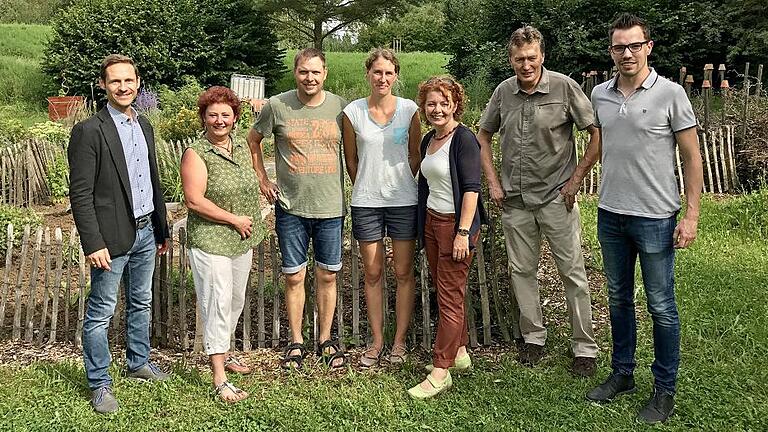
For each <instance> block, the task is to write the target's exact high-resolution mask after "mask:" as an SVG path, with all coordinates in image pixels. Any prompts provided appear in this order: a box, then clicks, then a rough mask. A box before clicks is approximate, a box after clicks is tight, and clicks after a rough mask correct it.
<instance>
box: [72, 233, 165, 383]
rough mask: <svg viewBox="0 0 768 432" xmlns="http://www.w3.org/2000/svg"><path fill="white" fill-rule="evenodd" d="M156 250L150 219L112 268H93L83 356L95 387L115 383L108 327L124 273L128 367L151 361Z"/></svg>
mask: <svg viewBox="0 0 768 432" xmlns="http://www.w3.org/2000/svg"><path fill="white" fill-rule="evenodd" d="M156 253H157V247H156V245H155V236H154V233H153V228H152V224H151V223H149V224H147V225H146V226H145V227H144V228H141V229H139V230H136V241H135V242H134V243H133V247H132V248H131V250H130V251H128V253H127V254H125V255H121V256H119V257H113V258H112V263H111V264H110V267H111V271H106V270H102V269H97V268H92V269H91V292H90V294H89V295H88V307H87V309H86V311H85V319H84V321H83V358H84V362H85V374H86V376H87V378H88V386H89V387H90V388H91V390H96V389H98V388H100V387H103V386H107V385H112V379H111V378H110V377H109V374H108V373H107V369H108V368H109V363H110V361H111V356H110V353H109V341H108V340H107V331H108V329H109V322H110V320H111V319H112V315H114V313H115V305H116V304H117V290H118V288H119V285H120V278H121V277H122V278H123V282H124V285H125V313H126V318H125V357H126V361H127V368H128V370H129V371H134V370H136V369H139V368H140V367H142V366H144V365H145V364H146V363H147V362H148V361H149V322H150V315H151V308H152V274H153V272H154V269H155V254H156Z"/></svg>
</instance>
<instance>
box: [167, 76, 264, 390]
mask: <svg viewBox="0 0 768 432" xmlns="http://www.w3.org/2000/svg"><path fill="white" fill-rule="evenodd" d="M197 106H198V113H199V115H200V120H201V122H202V124H203V128H204V133H203V135H202V136H201V137H200V138H199V139H198V140H197V141H195V142H193V143H192V144H190V145H189V146H188V147H187V148H186V149H185V150H184V155H183V156H182V158H181V183H182V186H183V188H184V198H185V201H186V204H187V208H188V209H189V216H188V218H187V232H188V237H187V246H188V247H189V248H190V250H189V260H190V264H191V266H192V275H193V277H194V280H195V291H196V292H197V299H198V302H199V305H200V313H201V315H202V320H203V327H204V330H203V344H204V347H205V352H206V354H208V355H209V357H210V360H211V369H212V370H213V385H214V387H215V389H216V394H217V395H218V396H219V397H220V398H221V399H222V400H224V401H226V402H238V401H241V400H243V399H245V398H246V397H248V393H246V392H245V391H243V390H241V389H239V388H237V387H235V386H234V385H232V384H231V383H230V382H229V381H227V376H226V371H231V372H236V373H249V372H250V369H248V367H246V366H244V365H243V364H242V363H240V362H239V361H237V360H236V359H234V358H232V357H230V358H229V359H227V352H228V351H229V344H230V337H231V335H232V333H233V332H234V331H235V326H236V325H237V321H238V320H239V319H240V314H241V313H242V311H243V305H244V300H245V288H246V283H247V281H248V274H249V272H250V269H251V262H252V256H253V247H255V246H256V245H257V244H258V243H259V242H260V241H261V240H262V238H263V233H264V229H263V226H262V221H261V212H260V209H259V200H258V199H257V198H255V197H258V195H259V181H258V180H257V178H256V174H255V172H254V170H253V167H252V165H251V153H250V150H249V149H248V146H247V145H246V144H245V143H243V142H238V141H236V140H235V137H234V135H233V134H232V127H233V126H234V125H235V123H236V122H237V119H238V117H239V115H240V100H239V99H238V97H237V95H236V94H235V93H234V92H233V91H232V90H230V89H228V88H226V87H219V86H215V87H211V88H209V89H208V90H206V91H205V92H203V94H201V95H200V97H199V99H198V101H197Z"/></svg>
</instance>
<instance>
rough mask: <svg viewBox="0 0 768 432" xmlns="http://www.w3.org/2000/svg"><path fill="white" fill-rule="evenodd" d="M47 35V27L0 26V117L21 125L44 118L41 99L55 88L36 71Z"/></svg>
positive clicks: (27, 25) (43, 99) (42, 100)
mask: <svg viewBox="0 0 768 432" xmlns="http://www.w3.org/2000/svg"><path fill="white" fill-rule="evenodd" d="M50 34H51V28H50V27H49V26H44V25H30V24H0V106H2V109H0V114H2V115H3V116H8V117H11V116H12V117H13V118H16V119H19V120H20V121H21V122H22V123H23V124H24V125H25V126H30V125H31V124H33V123H35V122H37V121H44V120H45V119H46V116H45V115H44V113H45V107H46V101H45V98H46V97H47V96H50V95H51V94H52V92H55V91H56V89H57V88H58V85H56V84H55V83H54V82H53V80H51V78H50V77H48V76H47V75H46V74H44V73H43V72H42V71H41V70H40V60H41V59H42V57H43V52H44V50H45V44H46V41H47V38H48V37H49V35H50Z"/></svg>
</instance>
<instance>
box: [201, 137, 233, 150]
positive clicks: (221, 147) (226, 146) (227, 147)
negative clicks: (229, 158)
mask: <svg viewBox="0 0 768 432" xmlns="http://www.w3.org/2000/svg"><path fill="white" fill-rule="evenodd" d="M206 139H207V138H206ZM208 142H209V143H211V145H212V146H214V147H216V148H218V149H219V150H221V151H223V152H225V153H227V154H231V153H232V139H231V138H230V139H228V140H227V143H226V144H223V145H222V144H216V143H214V142H213V141H211V140H208Z"/></svg>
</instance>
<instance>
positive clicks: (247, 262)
mask: <svg viewBox="0 0 768 432" xmlns="http://www.w3.org/2000/svg"><path fill="white" fill-rule="evenodd" d="M252 259H253V249H249V250H248V252H246V253H244V254H242V255H236V256H232V257H227V256H221V255H213V254H209V253H205V252H203V251H202V250H200V249H196V248H192V249H190V250H189V263H190V265H191V266H192V277H193V279H194V281H195V292H196V293H197V304H198V307H199V308H200V316H201V318H202V320H203V347H204V349H205V353H206V354H208V355H212V354H223V353H226V352H227V351H229V343H230V339H231V337H232V334H233V333H234V332H235V327H237V321H238V320H239V319H240V314H241V313H242V312H243V305H245V289H246V284H247V283H248V274H249V273H250V271H251V262H252Z"/></svg>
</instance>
